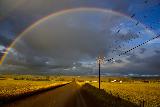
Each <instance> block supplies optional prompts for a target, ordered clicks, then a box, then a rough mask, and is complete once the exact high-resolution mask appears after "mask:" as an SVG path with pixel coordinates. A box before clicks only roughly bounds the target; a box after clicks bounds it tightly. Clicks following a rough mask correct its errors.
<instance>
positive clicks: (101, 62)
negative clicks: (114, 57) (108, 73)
mask: <svg viewBox="0 0 160 107" xmlns="http://www.w3.org/2000/svg"><path fill="white" fill-rule="evenodd" d="M104 62H105V57H103V56H99V57H98V58H97V63H98V68H99V75H98V77H99V89H101V64H104Z"/></svg>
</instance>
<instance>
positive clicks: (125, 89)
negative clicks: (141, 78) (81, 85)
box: [90, 82, 160, 107]
mask: <svg viewBox="0 0 160 107" xmlns="http://www.w3.org/2000/svg"><path fill="white" fill-rule="evenodd" d="M90 84H91V85H93V86H95V87H98V83H90ZM101 88H102V89H104V90H106V92H108V93H110V94H113V95H114V96H118V95H119V96H120V97H121V98H123V99H126V100H129V101H131V102H133V103H136V104H138V105H140V102H141V101H145V103H144V104H145V107H160V84H159V83H122V84H120V83H104V82H102V83H101Z"/></svg>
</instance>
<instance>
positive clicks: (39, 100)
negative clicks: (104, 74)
mask: <svg viewBox="0 0 160 107" xmlns="http://www.w3.org/2000/svg"><path fill="white" fill-rule="evenodd" d="M4 107H88V106H87V105H86V102H85V101H84V99H83V97H82V95H81V92H80V86H79V85H78V84H76V83H75V82H72V83H70V84H67V85H65V86H62V87H59V88H56V89H53V90H50V91H47V92H44V93H41V94H38V95H34V96H31V97H28V98H25V99H22V100H18V101H15V102H13V103H10V104H7V105H5V106H4Z"/></svg>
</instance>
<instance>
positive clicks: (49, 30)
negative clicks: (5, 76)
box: [0, 0, 160, 76]
mask: <svg viewBox="0 0 160 107" xmlns="http://www.w3.org/2000/svg"><path fill="white" fill-rule="evenodd" d="M26 4H27V5H26ZM159 13H160V2H159V1H158V0H134V1H132V2H131V1H130V0H101V1H99V0H34V1H33V0H12V1H10V0H1V1H0V57H1V58H2V60H1V61H3V63H2V65H0V73H18V74H67V75H96V74H97V63H96V58H97V57H98V56H99V55H103V56H104V57H106V61H105V63H104V64H103V65H102V74H103V75H130V76H133V75H136V76H139V75H141V76H149V75H153V76H158V75H160V60H159V57H160V40H159V38H157V39H154V40H152V41H149V42H147V43H145V44H144V45H142V46H139V45H140V44H143V43H144V42H146V41H148V40H151V39H152V38H154V37H156V36H158V35H159V33H160V14H159ZM11 44H12V47H10V48H8V47H9V46H10V45H11ZM137 46H139V47H137ZM135 47H137V48H135ZM130 50H131V51H130ZM4 54H6V55H5V57H3V56H4ZM110 59H111V60H110Z"/></svg>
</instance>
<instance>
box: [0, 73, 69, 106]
mask: <svg viewBox="0 0 160 107" xmlns="http://www.w3.org/2000/svg"><path fill="white" fill-rule="evenodd" d="M69 82H70V81H61V79H59V78H56V79H52V78H49V77H45V76H3V77H2V76H1V77H0V104H3V103H5V102H8V101H11V100H14V99H17V98H19V97H22V96H28V95H31V94H34V93H36V92H40V91H43V90H47V89H49V88H54V87H57V86H60V85H63V84H66V83H69Z"/></svg>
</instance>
